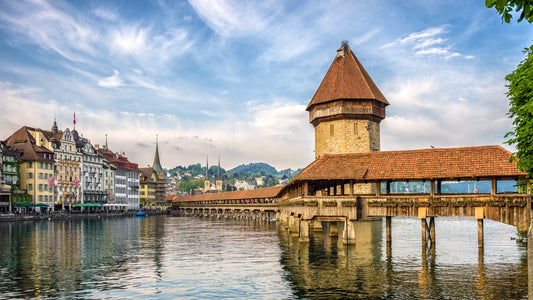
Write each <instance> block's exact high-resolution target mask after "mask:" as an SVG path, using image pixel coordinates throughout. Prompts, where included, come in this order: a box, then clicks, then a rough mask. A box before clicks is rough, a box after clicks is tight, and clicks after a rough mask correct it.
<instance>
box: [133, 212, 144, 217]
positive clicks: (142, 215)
mask: <svg viewBox="0 0 533 300" xmlns="http://www.w3.org/2000/svg"><path fill="white" fill-rule="evenodd" d="M135 216H136V217H146V213H145V212H144V211H138V212H137V213H136V214H135Z"/></svg>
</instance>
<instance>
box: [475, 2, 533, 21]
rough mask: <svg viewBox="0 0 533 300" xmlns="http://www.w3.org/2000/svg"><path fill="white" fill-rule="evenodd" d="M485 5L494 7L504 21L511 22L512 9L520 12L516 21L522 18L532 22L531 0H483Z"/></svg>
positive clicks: (532, 8)
mask: <svg viewBox="0 0 533 300" xmlns="http://www.w3.org/2000/svg"><path fill="white" fill-rule="evenodd" d="M485 5H486V6H487V7H488V8H491V7H494V8H495V9H496V10H497V11H498V13H499V14H500V15H501V16H502V20H504V21H505V23H510V22H511V19H512V17H513V16H512V15H511V12H512V11H513V9H514V11H516V12H517V13H518V12H520V17H519V18H518V20H517V22H521V21H522V20H524V19H525V20H526V21H528V22H529V23H531V22H533V14H532V11H533V1H531V0H485Z"/></svg>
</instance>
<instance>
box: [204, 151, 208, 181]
mask: <svg viewBox="0 0 533 300" xmlns="http://www.w3.org/2000/svg"><path fill="white" fill-rule="evenodd" d="M205 180H206V181H208V180H209V155H206V158H205Z"/></svg>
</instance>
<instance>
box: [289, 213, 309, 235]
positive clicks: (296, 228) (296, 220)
mask: <svg viewBox="0 0 533 300" xmlns="http://www.w3.org/2000/svg"><path fill="white" fill-rule="evenodd" d="M292 219H293V221H292V226H291V232H292V234H291V236H292V237H293V238H296V237H300V217H297V216H292ZM307 228H308V229H307V231H309V225H308V226H307Z"/></svg>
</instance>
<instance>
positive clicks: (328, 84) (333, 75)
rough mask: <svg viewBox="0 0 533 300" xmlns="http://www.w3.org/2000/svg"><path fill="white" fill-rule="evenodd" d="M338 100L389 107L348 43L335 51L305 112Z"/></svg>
mask: <svg viewBox="0 0 533 300" xmlns="http://www.w3.org/2000/svg"><path fill="white" fill-rule="evenodd" d="M339 99H348V100H352V99H353V100H377V101H379V102H382V103H384V104H385V105H389V102H388V101H387V99H385V96H383V94H382V93H381V91H380V90H379V89H378V87H377V86H376V84H375V83H374V81H372V78H370V75H368V73H367V72H366V70H365V68H364V67H363V65H362V64H361V63H360V62H359V60H358V59H357V57H355V54H353V52H352V50H351V49H350V47H349V46H348V43H345V42H344V43H343V44H342V46H341V48H339V50H337V56H336V57H335V59H333V62H332V63H331V66H330V67H329V70H328V72H327V73H326V76H324V79H323V80H322V83H320V86H319V87H318V90H317V91H316V92H315V95H314V96H313V98H312V99H311V101H310V102H309V104H308V105H307V108H306V110H307V111H309V110H310V109H311V107H312V106H313V105H317V104H321V103H326V102H330V101H334V100H339Z"/></svg>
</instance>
